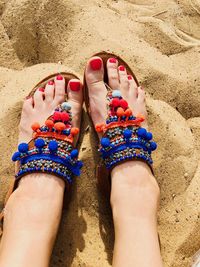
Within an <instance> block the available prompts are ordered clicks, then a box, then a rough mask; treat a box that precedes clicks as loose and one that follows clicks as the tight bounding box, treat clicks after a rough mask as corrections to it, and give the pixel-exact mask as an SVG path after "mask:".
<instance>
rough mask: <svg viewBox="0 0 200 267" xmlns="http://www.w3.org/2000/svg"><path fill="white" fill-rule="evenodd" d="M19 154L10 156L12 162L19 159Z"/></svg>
mask: <svg viewBox="0 0 200 267" xmlns="http://www.w3.org/2000/svg"><path fill="white" fill-rule="evenodd" d="M20 155H21V154H20V152H15V153H14V154H13V156H12V161H17V160H19V159H20Z"/></svg>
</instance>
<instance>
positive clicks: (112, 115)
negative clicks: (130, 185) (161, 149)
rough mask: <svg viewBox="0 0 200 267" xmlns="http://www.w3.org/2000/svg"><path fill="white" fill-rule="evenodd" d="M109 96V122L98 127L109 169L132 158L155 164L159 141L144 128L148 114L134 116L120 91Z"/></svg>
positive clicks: (101, 149) (102, 155)
mask: <svg viewBox="0 0 200 267" xmlns="http://www.w3.org/2000/svg"><path fill="white" fill-rule="evenodd" d="M107 98H108V103H109V104H108V117H107V119H106V123H102V124H97V125H96V126H95V128H96V131H97V132H100V133H102V134H103V137H102V138H101V140H100V146H99V151H100V153H101V157H102V158H103V160H104V163H105V165H106V168H107V169H111V168H113V167H114V166H115V165H117V164H118V163H120V162H122V161H125V160H131V159H141V160H144V161H145V162H147V163H148V164H149V165H152V164H153V161H152V158H151V153H152V151H154V150H156V148H157V144H156V143H155V142H153V141H152V139H153V135H152V133H151V132H147V130H146V129H145V128H142V127H141V123H142V122H143V121H144V117H143V116H134V115H133V113H132V110H131V109H130V108H129V107H128V103H127V102H126V101H125V100H124V99H123V98H122V96H121V92H120V91H119V90H115V91H113V92H108V95H107Z"/></svg>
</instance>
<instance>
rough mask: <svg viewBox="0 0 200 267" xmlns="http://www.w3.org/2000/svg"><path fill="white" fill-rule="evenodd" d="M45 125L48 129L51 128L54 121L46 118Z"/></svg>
mask: <svg viewBox="0 0 200 267" xmlns="http://www.w3.org/2000/svg"><path fill="white" fill-rule="evenodd" d="M45 125H46V126H47V127H48V128H49V129H51V128H53V126H54V122H53V121H52V120H46V121H45Z"/></svg>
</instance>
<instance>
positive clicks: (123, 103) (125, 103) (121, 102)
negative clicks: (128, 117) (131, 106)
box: [120, 99, 128, 109]
mask: <svg viewBox="0 0 200 267" xmlns="http://www.w3.org/2000/svg"><path fill="white" fill-rule="evenodd" d="M120 107H122V108H123V109H127V108H128V103H127V101H126V100H124V99H120Z"/></svg>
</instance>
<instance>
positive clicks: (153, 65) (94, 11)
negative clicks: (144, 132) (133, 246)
mask: <svg viewBox="0 0 200 267" xmlns="http://www.w3.org/2000/svg"><path fill="white" fill-rule="evenodd" d="M0 14H1V19H0V100H1V102H0V103H1V104H0V178H1V183H0V190H1V193H0V208H2V206H3V199H4V197H5V194H6V191H7V190H8V187H9V182H10V180H11V179H13V174H14V166H13V164H12V162H11V161H10V157H11V154H12V152H14V151H15V148H16V145H17V132H18V123H19V118H20V109H21V103H22V100H23V99H24V97H25V96H26V95H27V94H28V92H29V91H30V90H31V89H32V87H33V86H34V85H35V84H36V83H37V82H38V81H39V80H40V79H42V78H44V77H45V76H46V75H49V74H50V73H54V72H57V71H61V70H64V71H68V70H70V71H72V72H74V73H76V74H78V75H79V77H80V78H82V76H83V70H84V65H85V63H86V61H87V59H88V58H89V57H90V56H91V55H92V54H93V53H96V52H99V51H102V50H105V51H111V52H114V53H116V54H118V55H120V56H121V57H123V58H124V59H125V60H127V62H128V63H129V64H130V66H131V67H132V69H133V70H134V72H135V74H136V75H137V77H138V79H139V81H140V82H141V84H142V85H143V86H144V87H145V90H146V92H147V106H148V111H149V125H150V129H151V130H152V131H153V132H154V136H155V140H156V141H157V142H158V145H159V149H158V150H157V151H156V153H155V154H154V161H155V175H156V177H157V181H158V183H159V185H160V188H161V204H160V211H159V217H158V223H159V234H160V239H161V247H162V256H163V260H164V263H165V266H167V267H186V266H190V264H191V260H192V256H193V255H194V254H195V253H196V252H197V251H198V249H199V248H200V230H199V227H200V194H199V190H200V178H199V177H200V164H199V159H200V156H199V152H200V108H199V107H200V76H199V68H200V17H199V14H200V2H199V1H198V0H190V1H189V0H181V1H177V0H166V1H163V0H162V1H155V0H148V1H147V0H127V1H120V0H110V1H104V0H102V1H101V0H99V1H94V0H79V1H78V0H71V1H68V0H60V1H48V0H40V1H39V0H34V1H33V0H4V1H3V0H0ZM58 61H62V63H63V65H62V66H60V65H58V64H57V63H58ZM88 123H89V121H88V117H87V115H86V114H85V113H84V124H83V129H85V128H86V127H87V125H88ZM95 145H96V143H95V139H94V137H93V136H92V131H91V130H89V131H87V132H85V135H84V136H83V137H82V144H81V149H80V157H81V159H82V160H83V161H84V163H85V165H84V168H83V174H82V176H81V178H79V179H77V181H76V183H75V185H74V189H73V192H72V201H71V203H70V206H69V209H68V211H64V212H63V219H62V223H61V227H60V231H59V234H58V238H57V241H56V245H55V249H54V251H53V257H52V261H51V267H64V266H66V267H67V266H73V267H78V266H81V267H84V266H87V267H94V266H95V267H102V266H104V267H107V266H111V259H112V250H113V241H114V235H113V224H112V216H111V210H110V207H109V204H108V203H107V201H106V200H104V199H103V197H102V195H101V194H100V193H99V192H98V190H97V187H96V180H95V176H94V170H95V162H96V160H97V154H96V152H95ZM144 257H145V255H144Z"/></svg>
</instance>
